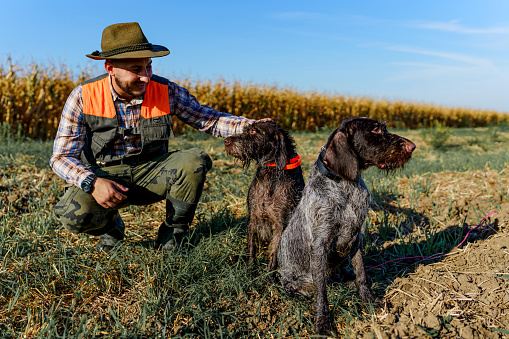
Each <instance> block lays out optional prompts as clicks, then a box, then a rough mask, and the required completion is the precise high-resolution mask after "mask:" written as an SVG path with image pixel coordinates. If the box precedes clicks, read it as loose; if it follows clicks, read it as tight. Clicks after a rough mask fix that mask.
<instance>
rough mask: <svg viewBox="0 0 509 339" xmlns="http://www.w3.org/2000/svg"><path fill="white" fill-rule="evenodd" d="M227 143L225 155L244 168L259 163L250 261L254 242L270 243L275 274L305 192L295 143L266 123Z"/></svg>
mask: <svg viewBox="0 0 509 339" xmlns="http://www.w3.org/2000/svg"><path fill="white" fill-rule="evenodd" d="M224 144H225V149H226V152H227V153H228V154H230V155H233V156H234V157H236V158H238V159H239V160H240V161H241V162H242V163H243V166H244V168H247V167H249V165H250V163H251V162H252V161H254V162H256V166H257V167H256V173H255V176H254V178H253V181H252V183H251V186H250V187H249V192H248V195H247V208H248V213H249V216H248V218H249V219H248V222H247V237H248V241H247V244H248V245H247V247H248V253H249V262H251V261H252V260H253V258H254V257H255V255H256V247H257V246H256V245H255V239H256V238H257V239H258V240H260V241H261V242H269V243H270V244H269V257H270V262H269V266H268V271H269V272H270V271H273V270H275V269H276V266H277V249H278V246H279V240H280V237H281V234H282V232H283V230H284V228H285V227H286V225H288V220H289V218H290V215H291V213H292V212H293V210H294V209H295V207H296V206H297V204H298V202H299V200H300V197H301V195H302V190H303V189H304V178H303V176H302V169H301V167H300V157H299V156H298V155H297V154H296V153H295V141H294V140H293V138H292V137H291V136H290V134H289V133H288V132H287V131H285V130H284V129H282V128H281V127H280V126H279V125H278V124H277V123H275V122H273V121H265V122H256V123H254V124H252V125H250V126H247V127H246V128H245V129H244V131H243V132H242V133H241V134H238V135H234V136H231V137H228V138H226V139H225V140H224Z"/></svg>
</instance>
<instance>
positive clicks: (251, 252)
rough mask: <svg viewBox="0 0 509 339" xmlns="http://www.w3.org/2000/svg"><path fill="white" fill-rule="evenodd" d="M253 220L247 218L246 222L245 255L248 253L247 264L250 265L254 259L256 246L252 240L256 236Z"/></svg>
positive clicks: (254, 221)
mask: <svg viewBox="0 0 509 339" xmlns="http://www.w3.org/2000/svg"><path fill="white" fill-rule="evenodd" d="M254 219H255V218H253V217H251V216H250V217H249V220H248V221H247V253H248V256H249V257H248V260H247V263H248V264H251V263H252V262H253V260H254V257H255V255H256V246H255V244H254V241H255V240H254V239H255V236H256V234H255V233H256V228H255V227H256V225H255V223H256V220H254Z"/></svg>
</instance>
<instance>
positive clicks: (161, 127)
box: [81, 74, 173, 165]
mask: <svg viewBox="0 0 509 339" xmlns="http://www.w3.org/2000/svg"><path fill="white" fill-rule="evenodd" d="M81 90H82V97H83V122H84V124H85V126H86V128H87V136H86V139H85V147H84V149H83V152H82V157H81V158H82V161H83V162H84V163H85V164H87V165H94V164H99V165H105V164H107V163H109V162H113V161H117V160H122V159H124V158H126V157H133V156H140V155H141V156H149V155H150V156H156V155H159V154H163V153H165V152H167V151H168V147H167V146H168V142H167V141H168V139H171V138H173V130H172V119H171V115H170V100H169V94H168V80H167V79H165V78H162V77H159V76H157V75H152V77H151V78H150V82H149V83H148V85H147V89H146V91H145V95H144V98H143V103H142V105H141V116H140V126H137V127H134V128H123V127H120V126H119V124H118V119H117V112H116V110H115V105H114V103H113V97H112V95H111V90H110V80H109V76H108V74H103V75H101V76H99V77H96V78H94V79H91V80H88V81H86V82H84V83H83V84H82V85H81ZM135 134H138V135H140V137H141V144H142V146H141V150H140V152H138V153H136V154H131V153H130V154H124V155H113V154H112V152H111V151H112V147H113V143H114V142H115V141H117V140H118V139H120V138H121V137H122V136H129V135H135Z"/></svg>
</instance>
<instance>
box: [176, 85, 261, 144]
mask: <svg viewBox="0 0 509 339" xmlns="http://www.w3.org/2000/svg"><path fill="white" fill-rule="evenodd" d="M168 87H169V88H168V91H169V94H170V111H171V113H172V114H175V115H176V116H177V117H179V119H180V120H182V121H183V122H184V123H186V124H188V125H190V126H192V127H194V128H196V129H198V130H200V131H202V132H206V133H209V134H212V135H213V136H216V137H223V138H226V137H229V136H230V135H233V134H238V133H241V132H242V129H243V128H244V126H246V125H250V124H251V123H253V122H254V121H255V120H252V119H248V118H245V117H241V116H236V115H231V114H228V113H223V112H219V111H217V110H215V109H213V108H211V107H209V106H207V105H200V103H199V102H198V101H197V100H196V98H195V97H194V96H193V95H191V94H190V93H189V91H188V90H187V89H185V88H183V87H180V86H178V85H177V84H175V83H173V82H169V83H168Z"/></svg>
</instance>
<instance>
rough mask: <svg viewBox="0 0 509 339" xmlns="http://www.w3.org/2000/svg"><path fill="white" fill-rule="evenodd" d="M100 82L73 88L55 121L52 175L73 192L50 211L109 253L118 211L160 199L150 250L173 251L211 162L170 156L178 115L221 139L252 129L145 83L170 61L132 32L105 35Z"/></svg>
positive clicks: (158, 82)
mask: <svg viewBox="0 0 509 339" xmlns="http://www.w3.org/2000/svg"><path fill="white" fill-rule="evenodd" d="M101 49H102V52H99V51H95V52H93V53H92V54H89V55H87V57H89V58H92V59H95V60H105V63H104V67H105V69H106V72H107V73H106V74H104V75H102V76H99V77H97V78H94V79H91V80H88V81H86V82H84V83H83V84H81V85H79V86H77V87H76V88H75V89H74V90H73V91H72V93H71V94H70V95H69V98H68V99H67V102H66V104H65V107H64V109H63V111H62V117H61V121H60V125H59V127H58V132H57V136H56V138H55V143H54V147H53V155H52V157H51V159H50V165H51V167H52V168H53V170H54V171H55V172H56V173H57V174H58V175H59V176H60V177H62V178H63V179H65V180H66V181H67V182H68V183H70V184H73V185H72V186H71V187H69V188H68V189H67V191H66V192H65V194H64V196H63V197H62V198H61V200H60V201H59V203H58V204H57V205H56V206H55V208H54V212H55V214H56V216H57V217H58V219H59V220H60V221H61V222H62V224H63V226H64V227H65V228H66V229H67V230H68V231H70V232H73V233H87V234H90V235H97V236H100V238H99V244H98V245H97V248H98V249H99V250H100V251H106V252H107V251H110V250H111V249H112V248H113V246H114V245H115V244H116V243H117V242H118V241H120V240H122V239H123V238H124V223H123V221H122V219H121V217H120V214H119V209H121V208H123V207H126V206H129V205H147V204H151V203H154V202H157V201H161V200H163V199H166V220H164V221H163V223H162V224H161V226H160V227H159V230H158V234H157V240H156V245H157V247H158V248H162V249H163V250H171V249H172V248H174V247H175V246H176V245H178V243H179V241H180V240H181V239H182V237H183V236H184V235H185V234H186V233H187V231H188V228H189V224H190V223H191V221H192V219H193V217H194V213H195V210H196V206H197V203H198V200H199V199H200V196H201V193H202V189H203V184H204V182H205V175H206V173H207V171H209V170H210V169H211V167H212V160H211V159H210V157H209V156H208V155H207V154H206V153H205V152H203V151H201V150H199V149H197V148H193V149H190V150H184V151H172V150H168V149H167V148H168V142H167V141H168V139H169V138H172V137H173V132H172V119H171V116H172V115H175V116H177V117H178V118H179V119H180V120H182V121H183V122H184V123H186V124H188V125H190V126H192V127H194V128H196V129H199V130H200V131H203V132H206V133H210V134H212V135H214V136H219V137H227V136H230V135H232V134H237V133H240V132H241V130H242V129H243V127H244V126H246V125H248V124H251V123H253V122H254V120H251V119H246V118H244V117H238V116H233V115H230V114H227V113H222V112H218V111H217V110H214V109H212V108H210V107H208V106H204V105H200V104H199V103H198V102H197V101H196V98H195V97H194V96H192V95H190V94H189V92H188V90H187V89H185V88H182V87H180V86H178V85H176V84H175V83H173V82H170V81H169V80H167V79H165V78H162V77H159V76H157V75H154V74H152V66H151V64H152V58H156V57H162V56H165V55H168V54H169V53H170V51H169V50H168V49H167V48H166V47H163V46H159V45H152V44H150V43H149V42H148V40H147V38H146V37H145V35H144V34H143V32H142V30H141V27H140V26H139V24H138V23H135V22H131V23H120V24H115V25H111V26H108V27H106V28H105V29H104V31H103V35H102V41H101Z"/></svg>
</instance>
